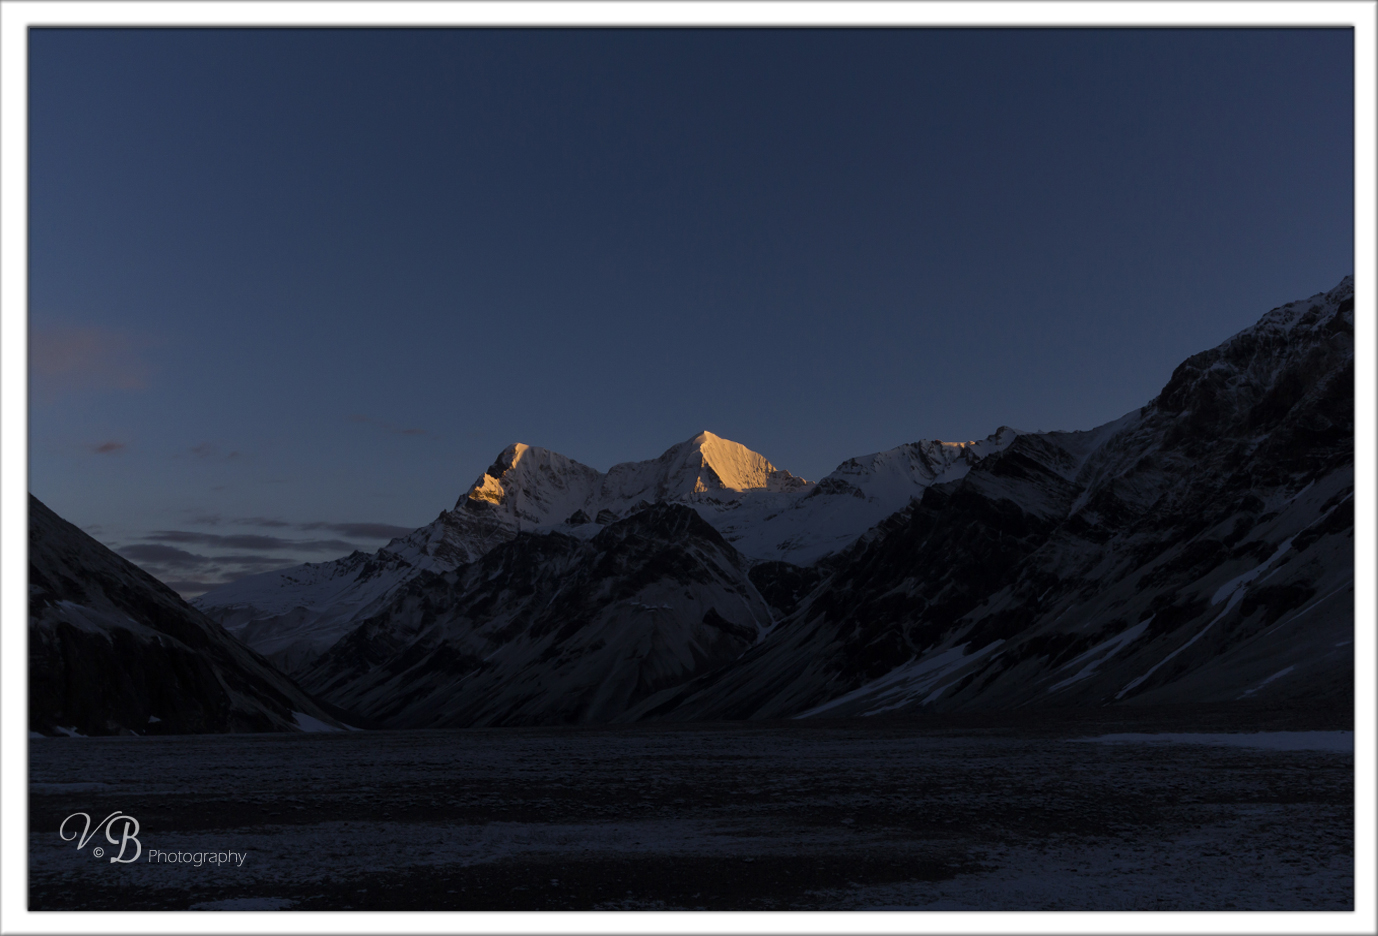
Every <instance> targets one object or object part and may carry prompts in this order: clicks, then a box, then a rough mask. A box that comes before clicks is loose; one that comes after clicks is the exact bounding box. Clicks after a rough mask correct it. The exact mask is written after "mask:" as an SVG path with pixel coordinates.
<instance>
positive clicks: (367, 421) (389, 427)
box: [349, 413, 429, 436]
mask: <svg viewBox="0 0 1378 936" xmlns="http://www.w3.org/2000/svg"><path fill="white" fill-rule="evenodd" d="M349 421H350V422H352V423H362V424H363V425H367V426H377V427H378V428H379V429H382V430H383V431H384V432H388V433H391V434H392V435H404V436H422V435H428V434H429V433H427V432H426V430H425V429H415V428H413V429H404V428H403V427H401V426H397V425H394V424H393V423H390V422H385V421H383V420H381V419H372V418H370V417H368V416H364V415H361V414H359V413H353V414H351V415H350V417H349Z"/></svg>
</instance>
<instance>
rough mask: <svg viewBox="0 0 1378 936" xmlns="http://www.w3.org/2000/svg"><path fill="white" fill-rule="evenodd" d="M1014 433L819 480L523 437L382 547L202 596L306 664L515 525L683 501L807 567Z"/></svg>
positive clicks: (582, 532)
mask: <svg viewBox="0 0 1378 936" xmlns="http://www.w3.org/2000/svg"><path fill="white" fill-rule="evenodd" d="M1017 435H1018V433H1017V432H1015V430H1013V429H1009V428H1008V427H1005V428H1002V429H1000V430H999V431H998V432H997V433H995V434H994V435H992V436H991V437H990V438H988V439H985V440H982V441H979V442H961V443H948V442H916V443H912V444H909V445H902V446H900V447H898V448H894V449H891V450H889V451H886V452H878V453H876V454H873V455H866V456H862V457H860V458H853V459H849V460H848V461H846V462H844V463H843V464H842V465H840V466H839V467H838V469H837V470H836V471H835V472H833V473H832V474H831V475H829V476H828V477H826V478H824V479H823V480H822V481H821V482H819V483H818V484H813V483H811V482H809V481H806V480H804V479H802V478H798V477H795V476H794V475H792V474H790V473H789V472H788V471H784V470H781V469H777V468H776V467H775V466H774V465H772V464H771V463H770V462H769V461H768V460H766V459H765V458H764V457H763V456H761V455H759V454H757V453H756V452H753V451H751V450H750V449H748V448H746V447H745V446H743V445H739V444H738V443H736V442H731V441H729V440H727V439H723V438H720V437H718V436H716V435H714V434H713V433H711V432H701V433H699V434H698V435H696V436H694V437H693V438H691V439H688V440H686V441H684V442H681V443H679V444H678V445H675V446H673V447H671V448H670V449H668V450H667V451H666V452H664V453H663V454H662V455H661V456H660V457H659V458H655V459H652V460H650V461H643V462H625V463H623V464H619V465H614V466H613V467H612V468H611V469H609V470H608V472H607V473H606V474H604V473H602V472H600V471H597V470H596V469H594V468H590V467H589V466H587V465H584V464H581V463H579V462H577V461H574V460H573V459H570V458H566V457H565V456H563V455H560V454H558V453H556V452H552V451H550V450H548V449H543V448H538V447H535V446H530V445H524V444H521V443H517V444H514V445H509V446H508V447H507V448H506V449H504V450H503V451H502V453H501V454H500V455H499V456H498V458H497V460H496V461H495V462H494V463H493V465H492V467H490V468H489V469H488V470H487V471H486V472H485V473H484V474H483V476H482V477H480V478H479V479H478V480H477V481H475V482H474V483H473V484H472V485H471V486H470V487H469V489H468V491H466V492H465V493H464V494H463V495H462V496H461V497H460V498H459V500H458V501H457V502H456V504H455V506H454V508H453V509H451V510H448V511H443V512H442V513H441V514H440V516H439V517H437V518H436V519H435V521H434V522H432V523H431V524H429V525H427V526H424V527H422V528H420V529H418V530H416V531H415V532H413V533H411V534H409V535H407V536H405V537H400V538H398V539H395V540H393V541H392V542H390V543H389V544H388V545H387V546H385V547H383V548H382V549H380V550H379V551H378V552H377V553H374V554H372V555H367V554H364V553H359V552H356V553H354V554H352V555H350V556H346V557H344V558H342V559H337V560H334V561H332V562H322V563H310V564H306V565H301V566H296V567H293V568H290V569H285V570H281V571H277V572H267V573H263V574H260V575H255V576H250V577H247V578H244V579H240V580H239V581H236V582H233V583H231V584H229V585H225V586H222V587H220V588H217V589H214V590H213V591H210V592H207V593H206V594H204V595H202V596H201V597H199V598H197V599H195V600H194V602H193V604H195V605H196V606H197V607H198V608H200V609H201V610H202V611H204V612H205V613H206V614H208V615H209V616H210V617H212V618H214V619H215V620H217V621H219V622H220V623H222V624H223V625H224V626H225V627H226V629H228V630H229V631H230V632H231V633H233V634H235V635H236V636H237V637H239V638H240V639H241V640H243V641H244V642H245V643H247V644H248V645H249V646H251V647H253V648H254V649H256V650H258V651H259V652H261V653H263V654H265V655H267V656H269V658H270V659H272V660H273V661H274V662H275V663H277V664H278V665H279V666H281V667H282V668H283V669H284V670H286V671H287V672H291V673H299V672H303V671H304V669H305V668H306V667H308V666H309V665H310V664H311V663H312V661H314V660H315V659H316V657H318V656H319V655H320V654H321V653H323V652H325V651H326V650H327V649H328V648H329V647H330V646H332V645H333V644H334V643H335V642H336V641H337V640H339V639H340V638H341V637H343V636H344V635H345V634H346V633H347V632H348V631H350V630H351V629H352V628H353V627H355V626H357V625H358V624H359V623H360V622H362V621H364V620H366V619H367V618H368V617H369V616H371V615H373V614H375V613H377V612H378V611H380V610H381V609H382V608H383V607H384V606H385V605H386V604H387V603H388V602H389V601H391V600H392V598H393V597H394V596H395V595H396V594H397V593H398V591H399V589H400V588H401V587H402V586H403V585H405V584H406V583H407V582H409V581H411V580H412V579H413V578H415V577H416V576H417V575H419V574H420V573H422V572H437V573H441V572H449V571H453V570H455V569H458V568H459V567H461V566H463V565H465V564H466V563H470V562H473V561H475V560H477V559H478V558H480V557H482V556H484V555H486V554H487V553H488V552H489V551H491V550H492V549H493V548H495V547H496V546H499V545H501V544H503V543H506V542H510V541H511V540H512V539H513V538H514V537H516V536H517V534H518V533H523V532H525V533H552V532H559V533H560V534H562V535H566V536H571V537H574V538H576V539H592V538H593V537H595V536H597V535H598V534H599V532H600V531H601V530H603V529H604V527H606V526H607V525H609V524H611V523H615V522H616V521H617V520H619V519H622V518H624V517H627V516H630V515H631V514H633V513H635V512H637V511H640V510H644V509H646V508H647V507H648V506H650V505H652V504H667V503H668V504H683V505H686V506H689V507H692V508H693V509H694V510H696V511H697V512H698V514H699V516H700V517H702V518H703V519H704V520H705V521H706V522H707V523H708V524H709V525H711V526H712V527H713V528H715V529H716V530H718V531H719V532H720V533H721V534H722V535H723V536H724V537H725V538H726V539H727V541H728V542H730V543H732V545H733V546H734V547H735V548H736V549H737V550H738V551H739V552H741V553H743V554H744V555H745V556H746V557H748V558H749V559H751V560H756V561H769V560H783V561H788V562H790V563H791V564H795V565H807V564H809V563H812V562H814V561H816V560H817V559H819V558H821V557H823V556H825V555H828V554H829V553H832V552H835V551H836V550H838V549H842V548H845V547H846V546H848V545H849V544H851V543H852V542H854V541H855V540H856V539H857V537H859V536H861V534H862V533H864V532H865V531H866V530H868V529H870V528H871V527H872V526H874V525H875V524H876V523H878V522H880V521H881V520H882V519H884V518H885V517H887V516H889V515H890V514H892V513H894V512H895V511H896V510H899V509H901V508H902V507H904V506H905V505H906V504H907V503H908V502H909V501H910V499H911V498H913V497H915V496H918V495H919V494H921V493H922V492H923V489H924V488H925V487H927V486H928V485H930V484H934V483H937V482H939V481H948V480H953V479H955V478H959V477H961V476H962V475H963V474H964V473H965V472H967V471H968V470H970V468H971V466H972V465H974V464H976V463H977V462H979V461H980V460H981V458H983V457H985V456H987V455H989V454H991V453H993V452H998V451H1001V450H1003V449H1004V448H1005V447H1007V446H1008V445H1009V444H1010V443H1011V442H1012V441H1013V440H1014V438H1015V437H1016V436H1017Z"/></svg>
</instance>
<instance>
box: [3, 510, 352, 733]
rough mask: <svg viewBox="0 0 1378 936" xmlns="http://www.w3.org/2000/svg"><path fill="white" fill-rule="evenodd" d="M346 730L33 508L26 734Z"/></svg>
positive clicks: (174, 598) (131, 569)
mask: <svg viewBox="0 0 1378 936" xmlns="http://www.w3.org/2000/svg"><path fill="white" fill-rule="evenodd" d="M295 712H300V713H302V714H304V715H307V716H309V717H311V718H313V719H316V720H318V721H321V722H324V723H325V724H326V725H329V726H333V727H337V728H338V727H339V726H340V723H339V721H338V720H337V719H336V718H335V717H334V716H333V715H331V714H329V713H328V712H327V711H326V709H325V708H323V707H322V706H321V705H319V704H317V703H316V701H315V700H314V699H312V698H311V697H310V696H309V695H308V694H307V693H305V692H303V691H302V689H301V688H300V687H299V686H297V685H296V684H295V683H293V682H292V680H291V679H289V678H288V677H286V676H284V675H283V674H282V673H280V672H278V671H277V670H276V669H274V668H273V667H272V666H271V665H270V664H269V663H268V661H267V660H265V659H263V657H261V656H259V655H258V654H257V653H255V652H253V651H252V650H250V649H249V648H248V647H245V646H244V645H243V644H241V643H239V642H238V641H237V640H235V639H234V638H233V637H231V636H230V635H229V634H227V633H225V630H224V628H222V627H221V626H220V625H219V624H217V623H215V622H214V621H211V620H210V619H209V618H207V617H206V616H205V615H203V614H202V613H201V612H199V611H197V610H196V609H195V608H193V607H191V606H190V605H188V604H187V603H186V602H185V601H183V600H182V599H181V598H180V597H178V595H177V594H176V593H175V592H174V591H172V589H170V588H168V587H167V586H166V585H164V584H163V583H162V582H159V581H158V580H157V579H155V578H153V577H152V576H151V575H149V574H148V573H146V572H144V571H143V570H142V569H139V568H138V567H137V566H135V565H133V564H132V563H130V562H129V561H127V560H125V559H122V558H120V557H119V556H117V555H115V554H114V553H113V552H111V551H110V550H109V549H106V548H105V547H104V546H102V545H101V544H100V543H98V542H96V541H95V540H94V539H92V538H91V537H90V536H88V535H86V534H85V533H83V532H82V531H81V530H79V529H77V528H76V527H75V526H73V525H72V524H70V523H68V522H67V521H65V520H63V519H62V518H61V517H59V516H58V515H57V514H55V513H53V512H52V511H51V510H49V509H48V508H47V507H46V506H45V505H44V504H43V503H42V502H41V501H39V500H38V499H37V498H36V497H33V496H32V495H30V497H29V729H30V731H34V732H38V733H40V734H45V735H54V734H62V733H68V732H76V733H78V734H82V735H87V736H92V735H111V734H196V733H203V732H259V731H299V730H301V728H300V727H298V725H297V720H296V718H295V717H294V714H293V713H295Z"/></svg>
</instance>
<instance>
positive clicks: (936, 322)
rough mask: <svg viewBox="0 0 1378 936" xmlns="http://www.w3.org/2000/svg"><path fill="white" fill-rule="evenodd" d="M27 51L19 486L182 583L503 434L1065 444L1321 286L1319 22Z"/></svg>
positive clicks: (401, 39)
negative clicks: (25, 360) (26, 266)
mask: <svg viewBox="0 0 1378 936" xmlns="http://www.w3.org/2000/svg"><path fill="white" fill-rule="evenodd" d="M30 35H31V38H30V55H31V59H30V134H31V136H30V143H29V145H30V204H29V219H30V243H29V248H30V339H31V347H30V366H31V381H30V383H31V391H30V392H31V399H30V479H29V480H30V489H31V490H32V491H33V493H34V494H36V495H37V496H38V497H39V498H41V499H43V500H44V501H45V502H46V503H48V504H49V506H51V507H52V508H53V509H54V510H56V511H57V512H58V513H59V514H61V515H63V516H65V517H67V518H68V519H70V520H72V521H73V522H74V523H77V524H78V525H80V526H82V527H84V528H87V529H88V530H89V531H90V532H92V534H93V535H95V536H96V537H97V538H98V539H101V540H102V541H103V542H106V543H107V544H110V545H112V546H114V547H116V548H118V549H120V550H121V551H123V552H124V553H125V554H126V555H128V556H130V557H131V558H134V559H136V561H139V562H140V564H142V565H144V566H145V568H148V569H149V570H150V571H152V572H154V574H157V575H159V576H160V577H161V578H163V579H164V580H166V581H170V582H173V583H174V584H175V585H176V587H179V588H183V589H184V590H185V591H187V592H188V593H191V592H194V591H196V590H197V586H196V584H195V583H197V582H202V583H204V582H214V581H223V580H227V579H229V578H232V577H235V576H237V575H241V574H244V573H245V572H251V571H257V570H261V569H266V568H271V567H274V566H276V565H282V564H287V563H290V562H294V561H301V560H304V559H308V560H312V561H319V560H323V559H329V558H333V557H334V556H336V555H340V554H342V553H344V552H348V551H349V550H351V549H353V548H363V549H374V548H377V547H378V546H379V545H381V544H382V543H383V542H385V540H386V538H387V537H388V536H389V535H391V534H393V533H395V532H398V531H400V530H402V529H411V528H413V527H416V526H419V525H421V524H423V523H426V522H429V521H430V520H431V519H433V518H434V517H435V516H436V514H438V513H439V512H440V511H441V510H442V509H446V508H449V507H450V506H452V505H453V503H454V501H455V500H456V498H457V497H458V496H459V495H460V494H461V493H462V492H463V491H464V490H465V489H466V488H467V486H468V485H469V484H470V483H471V482H472V481H473V480H474V479H475V478H476V477H477V476H478V475H480V474H481V473H482V471H483V469H484V468H485V467H487V466H488V465H489V464H491V462H492V460H493V456H494V455H496V454H497V452H498V451H499V450H501V449H502V448H503V447H504V446H505V445H507V444H508V443H509V442H514V441H521V442H526V443H528V444H533V445H541V446H545V447H547V448H551V449H554V450H556V451H559V452H561V453H563V454H565V455H568V456H570V457H572V458H576V459H579V460H580V461H583V462H586V463H588V464H590V465H593V466H594V467H596V468H599V469H602V470H606V469H607V468H608V467H609V466H610V465H612V464H614V463H615V462H619V461H628V460H639V459H645V458H651V457H654V456H656V455H658V454H659V453H660V452H661V451H663V450H664V449H665V448H667V447H669V446H670V445H672V444H674V443H676V442H679V441H682V440H684V439H687V438H689V437H690V436H692V435H694V434H696V433H698V432H699V431H700V430H703V429H708V430H711V431H713V432H715V433H717V434H718V435H721V436H724V437H726V438H730V439H733V440H736V441H739V442H741V443H743V444H745V445H748V446H750V447H751V448H753V449H755V450H757V451H759V452H761V453H762V454H764V455H765V456H766V457H767V458H769V459H770V460H771V461H772V462H774V463H775V464H776V465H777V466H779V467H784V468H788V469H789V470H790V471H793V472H795V473H796V474H801V475H803V476H805V477H807V478H810V479H816V478H818V477H820V476H822V475H824V474H827V473H828V472H829V471H831V470H832V469H833V468H834V467H835V466H836V465H837V464H838V463H839V462H841V461H842V460H844V459H846V458H848V457H851V456H854V455H859V454H863V453H867V452H873V451H877V450H881V449H885V448H890V447H892V446H895V445H898V444H901V443H904V442H910V441H914V440H917V439H921V438H939V439H945V440H966V439H972V438H980V437H984V436H985V435H987V434H989V433H990V432H992V431H994V430H995V429H996V428H997V427H999V426H1001V425H1006V424H1007V425H1013V426H1016V427H1019V428H1026V429H1079V428H1090V427H1092V426H1095V425H1098V424H1100V423H1104V422H1106V421H1108V420H1111V419H1114V418H1116V417H1118V416H1120V415H1122V414H1123V413H1125V412H1127V411H1128V410H1130V409H1133V408H1134V407H1137V406H1140V405H1142V404H1143V403H1145V402H1147V401H1148V400H1149V399H1151V398H1152V397H1153V396H1154V395H1155V394H1156V393H1157V392H1158V390H1159V389H1160V388H1161V387H1162V385H1163V384H1164V383H1165V382H1166V380H1167V379H1168V377H1169V375H1170V374H1171V372H1172V369H1173V368H1174V367H1175V366H1176V365H1177V364H1178V363H1179V362H1180V361H1181V360H1182V359H1184V358H1185V357H1187V356H1188V355H1190V354H1192V353H1194V352H1196V351H1199V350H1201V349H1203V348H1207V347H1211V346H1213V345H1215V344H1218V343H1219V342H1220V341H1222V340H1223V339H1225V338H1226V337H1228V336H1229V335H1231V334H1233V333H1234V332H1236V331H1238V330H1239V329H1241V328H1244V327H1246V326H1247V325H1249V324H1251V323H1252V322H1253V321H1255V320H1257V319H1258V317H1259V316H1261V315H1262V314H1263V313H1264V312H1266V311H1267V310H1268V309H1270V308H1272V307H1274V306H1276V305H1280V304H1282V303H1283V302H1287V301H1290V300H1292V299H1297V298H1301V297H1305V296H1309V295H1311V294H1313V293H1316V292H1319V291H1322V290H1326V289H1329V288H1331V287H1332V286H1334V285H1335V284H1336V283H1337V282H1338V281H1339V279H1340V278H1341V277H1343V276H1344V275H1346V274H1348V273H1350V272H1352V265H1353V234H1352V229H1353V155H1352V154H1353V128H1352V120H1353V90H1352V88H1353V51H1352V37H1351V34H1350V33H1349V32H1348V31H1339V30H1292V31H1278V30H1257V29H1255V30H1237V31H1215V30H1163V29H1159V30H1125V31H1098V30H1070V31H1058V30H1029V31H1019V30H979V31H978V30H910V31H901V30H891V31H885V30H882V31H871V30H849V31H829V30H799V31H769V30H746V31H735V32H733V31H711V30H709V31H661V32H654V31H642V30H614V31H593V30H572V31H556V30H528V31H490V30H447V31H439V30H436V31H411V30H386V31H369V30H339V31H307V30H285V31H273V30H213V31H212V30H207V31H187V30H156V31H139V30H110V31H90V30H87V31H83V30H62V31H57V30H34V31H33V32H31V34H30Z"/></svg>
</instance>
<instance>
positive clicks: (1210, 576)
mask: <svg viewBox="0 0 1378 936" xmlns="http://www.w3.org/2000/svg"><path fill="white" fill-rule="evenodd" d="M1353 307H1354V302H1353V284H1352V281H1351V280H1350V279H1349V278H1346V279H1345V280H1344V281H1343V282H1342V283H1341V284H1340V285H1339V286H1338V287H1336V288H1335V289H1334V290H1331V291H1330V292H1329V293H1325V294H1321V295H1317V296H1314V297H1312V298H1311V299H1308V300H1303V301H1300V302H1295V303H1291V304H1289V305H1287V306H1283V307H1281V308H1279V309H1275V310H1273V311H1272V312H1270V313H1268V314H1267V315H1266V316H1264V317H1263V319H1262V320H1261V321H1260V322H1259V323H1258V324H1257V325H1255V326H1253V327H1251V328H1249V329H1246V330H1244V331H1243V332H1241V333H1239V334H1238V335H1235V336H1234V337H1233V338H1231V339H1229V340H1228V341H1226V342H1225V343H1223V344H1222V345H1220V346H1219V347H1217V348H1215V349H1213V350H1210V351H1206V352H1202V353H1201V354H1197V355H1195V356H1193V357H1191V358H1189V359H1188V360H1187V361H1185V362H1184V363H1183V364H1182V365H1181V366H1180V367H1178V368H1177V370H1176V371H1175V372H1174V373H1173V375H1172V378H1171V380H1169V381H1168V383H1167V385H1166V386H1165V387H1164V388H1163V391H1162V393H1160V394H1159V396H1158V397H1157V398H1156V399H1154V400H1153V401H1152V402H1150V403H1149V404H1148V405H1147V406H1145V407H1144V408H1143V409H1141V410H1139V411H1137V412H1135V413H1131V414H1129V415H1128V416H1126V417H1125V418H1123V419H1121V420H1119V421H1117V422H1116V423H1112V424H1110V425H1109V426H1106V427H1102V429H1100V430H1097V431H1095V432H1092V433H1081V434H1076V433H1073V434H1066V433H1046V434H1039V435H1022V436H1020V437H1019V438H1017V439H1016V440H1015V441H1014V442H1013V444H1011V445H1010V446H1008V447H1007V448H1006V449H1005V450H1004V451H1003V452H1000V453H998V454H997V455H995V456H994V457H991V458H987V459H985V460H983V461H981V462H980V463H979V464H977V465H976V466H974V467H973V468H972V469H971V470H970V471H969V472H968V473H967V475H966V476H965V477H964V478H962V479H961V480H959V481H957V482H953V483H944V484H939V485H933V486H930V487H929V488H928V489H927V490H926V491H925V492H924V495H923V497H922V498H921V499H920V500H919V501H917V502H915V503H914V504H912V505H911V506H910V507H908V508H906V509H905V510H903V511H901V512H899V513H898V514H896V515H894V516H893V517H890V518H888V519H887V520H886V521H885V522H884V523H883V524H881V525H880V526H879V527H878V528H877V529H876V530H875V531H874V532H873V533H871V534H868V536H867V537H865V538H864V539H863V540H862V541H860V542H858V543H857V544H856V545H855V546H853V547H852V548H851V549H850V550H849V551H848V552H847V553H846V554H844V555H842V556H840V557H838V558H837V559H836V560H833V561H831V562H830V563H829V572H828V574H827V575H826V576H822V577H820V579H819V581H818V582H817V584H816V586H815V587H813V589H812V591H811V592H810V593H809V594H808V595H807V596H805V597H804V598H803V599H802V600H801V601H800V602H799V606H798V608H797V610H796V611H795V612H794V613H793V614H792V615H791V616H790V617H788V618H787V619H786V620H784V621H782V622H781V623H779V624H778V625H777V626H776V628H775V629H774V631H773V632H772V634H771V638H770V639H769V640H767V641H762V642H760V643H758V644H757V645H756V646H754V647H753V648H752V649H751V650H750V651H748V652H747V653H746V654H744V655H743V656H742V657H741V658H740V659H738V660H736V661H734V662H733V663H732V664H731V665H729V666H726V667H722V668H720V669H719V670H716V671H715V672H713V673H711V674H707V675H705V676H703V677H701V678H699V679H698V680H696V681H694V682H692V683H689V684H686V685H685V686H682V687H678V688H676V689H671V690H667V691H665V692H663V693H660V694H658V695H657V696H655V697H652V698H650V699H648V700H646V701H645V702H644V703H642V705H640V706H638V707H636V708H635V709H634V710H632V711H631V712H629V713H627V715H625V716H623V718H624V719H626V720H635V719H637V718H660V719H665V718H669V719H705V718H707V719H717V718H764V717H781V716H847V715H870V714H879V713H884V712H900V711H916V710H970V709H1008V708H1016V707H1028V706H1100V705H1153V704H1156V705H1173V704H1191V705H1200V704H1202V703H1236V704H1238V703H1243V702H1258V703H1261V704H1265V703H1266V704H1272V705H1287V706H1292V707H1322V708H1326V709H1327V710H1330V711H1334V712H1341V713H1342V712H1344V711H1347V710H1349V709H1350V707H1351V706H1352V694H1353V643H1352V641H1353V635H1354V593H1353V587H1354V542H1353V530H1354V513H1353V511H1354V502H1353V499H1352V494H1353V485H1354V449H1353V431H1354V427H1353V418H1354V383H1353V380H1354V371H1353V361H1354V359H1353V354H1354V351H1353V334H1354V332H1353V326H1354V321H1353Z"/></svg>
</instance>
